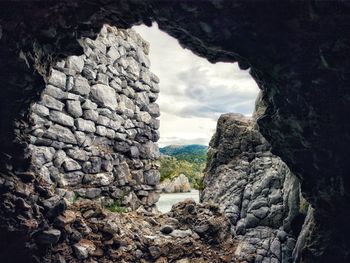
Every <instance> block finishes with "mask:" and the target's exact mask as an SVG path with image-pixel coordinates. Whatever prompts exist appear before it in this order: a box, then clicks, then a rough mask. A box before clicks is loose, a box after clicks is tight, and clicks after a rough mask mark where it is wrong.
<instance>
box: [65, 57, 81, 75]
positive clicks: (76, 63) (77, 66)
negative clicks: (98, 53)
mask: <svg viewBox="0 0 350 263" xmlns="http://www.w3.org/2000/svg"><path fill="white" fill-rule="evenodd" d="M66 67H67V68H69V69H73V70H74V71H76V72H78V73H81V71H82V70H83V68H84V59H83V56H69V57H68V58H67V61H66Z"/></svg>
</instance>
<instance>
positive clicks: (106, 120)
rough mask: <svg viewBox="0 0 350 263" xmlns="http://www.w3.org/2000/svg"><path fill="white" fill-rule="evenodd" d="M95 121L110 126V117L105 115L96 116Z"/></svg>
mask: <svg viewBox="0 0 350 263" xmlns="http://www.w3.org/2000/svg"><path fill="white" fill-rule="evenodd" d="M96 122H97V123H98V124H100V125H103V126H107V127H110V119H109V118H108V117H106V116H101V115H100V116H98V118H97V121H96Z"/></svg>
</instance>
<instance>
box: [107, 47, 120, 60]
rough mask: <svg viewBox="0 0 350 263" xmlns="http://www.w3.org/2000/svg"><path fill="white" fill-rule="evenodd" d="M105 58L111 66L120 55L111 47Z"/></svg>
mask: <svg viewBox="0 0 350 263" xmlns="http://www.w3.org/2000/svg"><path fill="white" fill-rule="evenodd" d="M107 57H109V58H110V59H111V61H112V63H111V64H113V62H114V61H116V60H117V59H119V58H120V53H119V51H118V49H117V48H116V47H113V46H112V47H111V48H110V49H109V50H108V52H107Z"/></svg>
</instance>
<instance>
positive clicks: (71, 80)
mask: <svg viewBox="0 0 350 263" xmlns="http://www.w3.org/2000/svg"><path fill="white" fill-rule="evenodd" d="M73 87H74V77H73V75H71V76H68V78H67V84H66V91H71V90H72V89H73Z"/></svg>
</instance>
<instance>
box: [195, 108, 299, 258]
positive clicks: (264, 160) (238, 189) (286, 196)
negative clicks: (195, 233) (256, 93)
mask: <svg viewBox="0 0 350 263" xmlns="http://www.w3.org/2000/svg"><path fill="white" fill-rule="evenodd" d="M270 150H271V146H270V145H269V143H268V142H267V141H266V140H265V139H264V137H263V136H262V135H261V134H260V133H259V131H258V130H257V127H256V123H255V121H254V120H253V119H251V118H247V117H244V116H243V115H240V114H234V113H228V114H224V115H222V116H221V117H220V118H219V121H218V124H217V130H216V133H215V135H214V136H213V138H212V140H211V142H210V147H209V151H208V163H207V167H206V170H205V178H204V185H205V188H204V190H203V191H202V193H201V200H202V201H203V202H214V203H218V204H220V205H222V206H223V207H224V211H225V213H226V215H227V216H228V217H229V219H230V221H231V223H232V224H233V225H234V229H235V235H236V239H237V241H238V245H237V249H236V251H235V256H236V260H238V261H244V260H246V261H248V262H256V263H258V262H284V263H288V262H292V251H293V249H294V245H295V241H296V238H297V237H298V234H299V232H300V230H301V227H302V224H303V221H304V217H305V214H306V211H302V207H301V203H300V188H299V181H298V179H297V178H296V177H295V176H294V175H292V174H291V172H290V171H289V169H288V167H287V165H286V164H285V163H283V162H282V160H281V159H280V158H279V157H277V156H275V155H273V154H272V153H271V152H270ZM304 210H305V208H304Z"/></svg>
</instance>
